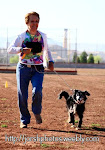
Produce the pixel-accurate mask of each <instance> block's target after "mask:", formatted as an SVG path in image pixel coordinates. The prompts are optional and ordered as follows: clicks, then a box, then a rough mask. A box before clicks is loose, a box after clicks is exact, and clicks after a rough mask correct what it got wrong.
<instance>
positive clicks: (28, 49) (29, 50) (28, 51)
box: [22, 47, 31, 54]
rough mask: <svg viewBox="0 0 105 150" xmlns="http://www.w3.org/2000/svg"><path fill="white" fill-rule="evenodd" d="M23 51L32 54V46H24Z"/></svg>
mask: <svg viewBox="0 0 105 150" xmlns="http://www.w3.org/2000/svg"><path fill="white" fill-rule="evenodd" d="M22 52H23V53H24V54H30V53H31V48H27V47H25V48H23V50H22Z"/></svg>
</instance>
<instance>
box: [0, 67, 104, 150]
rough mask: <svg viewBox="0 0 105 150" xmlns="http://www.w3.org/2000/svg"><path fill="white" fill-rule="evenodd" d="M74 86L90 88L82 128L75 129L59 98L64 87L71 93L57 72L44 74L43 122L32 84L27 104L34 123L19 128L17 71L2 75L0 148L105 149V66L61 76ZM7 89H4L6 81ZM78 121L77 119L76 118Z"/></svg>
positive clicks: (0, 81)
mask: <svg viewBox="0 0 105 150" xmlns="http://www.w3.org/2000/svg"><path fill="white" fill-rule="evenodd" d="M61 77H62V78H63V79H64V80H65V81H66V82H67V83H68V84H69V85H70V87H71V88H72V89H80V90H87V91H89V92H90V94H91V96H90V97H89V98H88V100H87V102H86V111H85V113H84V118H83V127H82V129H81V130H78V131H76V130H75V129H72V128H71V127H70V124H68V123H66V120H67V110H66V103H65V100H64V99H62V100H58V94H59V93H60V92H61V90H66V91H67V92H69V93H70V94H72V92H71V91H70V90H69V89H68V87H67V86H66V85H65V83H64V82H63V81H62V80H61V79H60V78H59V77H58V76H57V75H45V77H44V83H43V103H42V106H43V109H42V119H43V123H42V124H41V125H36V123H35V119H34V115H33V113H32V111H31V89H32V88H31V84H30V86H29V100H28V104H29V105H28V107H29V111H30V114H31V123H30V124H29V126H28V128H27V129H20V128H19V124H20V119H19V109H18V104H17V88H16V77H15V74H5V73H3V74H0V148H1V149H2V150H5V149H7V150H9V149H13V150H15V149H16V150H18V149H19V150H21V149H22V150H23V149H24V150H26V149H28V150H30V149H37V150H40V149H44V148H45V150H52V149H54V150H56V149H58V150H65V149H76V150H81V149H83V150H93V149H94V150H104V149H105V69H78V75H61ZM6 81H7V82H8V88H5V82H6ZM76 120H78V118H77V117H76Z"/></svg>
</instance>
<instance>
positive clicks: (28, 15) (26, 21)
mask: <svg viewBox="0 0 105 150" xmlns="http://www.w3.org/2000/svg"><path fill="white" fill-rule="evenodd" d="M31 15H35V16H37V17H38V18H39V20H40V16H39V14H38V13H37V12H34V11H32V12H30V13H28V14H26V15H25V23H26V24H28V23H29V17H30V16H31Z"/></svg>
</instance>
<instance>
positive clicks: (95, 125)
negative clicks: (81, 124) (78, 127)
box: [92, 123, 101, 127]
mask: <svg viewBox="0 0 105 150" xmlns="http://www.w3.org/2000/svg"><path fill="white" fill-rule="evenodd" d="M100 126H101V125H100V124H95V123H92V127H100Z"/></svg>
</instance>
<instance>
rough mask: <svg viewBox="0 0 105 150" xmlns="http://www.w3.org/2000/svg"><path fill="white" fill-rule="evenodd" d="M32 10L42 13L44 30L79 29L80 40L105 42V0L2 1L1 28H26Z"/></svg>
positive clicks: (40, 26) (0, 3) (41, 21)
mask: <svg viewBox="0 0 105 150" xmlns="http://www.w3.org/2000/svg"><path fill="white" fill-rule="evenodd" d="M30 11H36V12H38V13H39V14H40V18H41V20H40V24H39V29H40V30H42V31H43V28H46V32H47V30H49V29H52V28H54V29H57V30H59V29H64V28H68V29H70V30H71V31H73V30H76V29H77V38H78V42H86V43H98V44H99V43H102V44H105V0H0V29H4V28H8V30H9V28H13V29H14V28H15V27H17V29H18V28H22V29H23V28H24V29H25V28H26V25H25V22H24V16H25V14H26V13H28V12H30ZM9 34H10V33H9ZM11 34H12V33H11Z"/></svg>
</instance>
